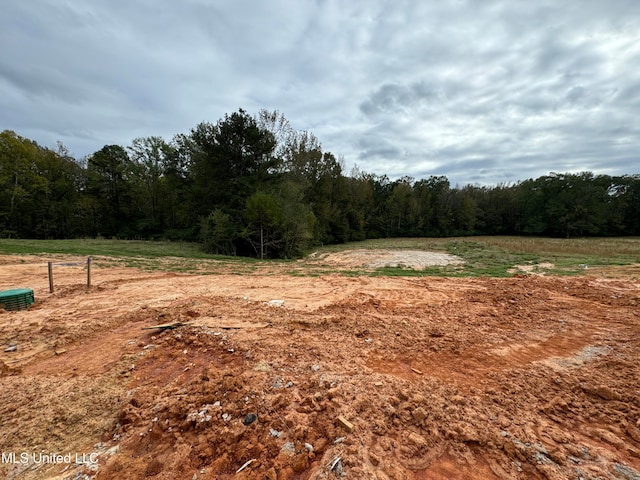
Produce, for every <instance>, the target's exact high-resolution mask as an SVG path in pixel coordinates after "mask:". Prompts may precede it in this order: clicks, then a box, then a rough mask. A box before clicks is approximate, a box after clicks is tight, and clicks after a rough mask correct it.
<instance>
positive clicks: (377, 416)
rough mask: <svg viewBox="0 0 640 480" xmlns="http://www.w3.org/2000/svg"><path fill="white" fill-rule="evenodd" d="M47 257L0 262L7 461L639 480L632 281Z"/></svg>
mask: <svg viewBox="0 0 640 480" xmlns="http://www.w3.org/2000/svg"><path fill="white" fill-rule="evenodd" d="M65 259H66V260H73V259H69V258H67V257H65ZM47 260H48V259H45V258H44V257H35V256H34V257H16V256H4V257H0V290H5V289H10V288H32V289H34V291H35V296H36V303H35V304H34V305H33V306H32V307H31V308H30V309H29V310H27V311H19V312H5V311H2V310H0V332H1V333H0V345H2V346H3V348H2V350H4V349H5V348H7V347H9V346H15V350H14V351H9V352H2V350H0V359H1V360H2V363H1V364H0V369H1V377H0V386H1V389H0V452H2V463H1V464H0V476H3V477H6V478H15V479H42V478H59V479H63V478H68V479H80V478H97V479H141V478H154V479H167V480H168V479H177V478H182V479H230V478H234V479H270V480H282V479H333V478H349V479H378V480H383V479H520V478H522V479H525V478H526V479H529V478H533V479H538V478H539V479H544V478H546V479H565V478H575V479H578V478H582V479H585V480H588V479H597V478H604V479H638V478H640V473H639V472H640V373H639V365H640V313H639V312H640V310H639V305H640V282H639V281H638V280H636V279H631V278H629V279H624V278H617V279H615V280H610V279H604V278H601V277H598V278H596V277H588V276H583V277H573V278H561V277H543V276H534V275H530V276H516V277H513V278H508V279H492V278H482V279H451V278H449V279H447V278H431V277H426V278H400V277H393V278H388V277H366V276H361V277H347V276H340V275H322V276H313V277H304V276H294V275H285V274H282V273H278V271H277V270H275V271H274V270H266V269H262V270H258V271H257V272H256V273H253V274H250V275H242V276H241V275H233V274H225V273H219V274H214V275H187V274H176V273H166V272H143V271H139V270H136V269H125V268H115V267H102V268H100V267H98V266H96V267H94V269H93V285H92V287H91V288H90V289H87V288H86V286H85V285H84V275H85V273H84V271H83V270H82V268H81V267H66V268H65V267H60V268H57V269H56V271H55V279H56V291H55V292H54V293H53V294H50V293H49V291H48V283H47V276H46V261H47ZM330 260H331V259H326V258H325V259H323V261H325V262H327V261H330ZM376 261H377V259H376ZM168 324H182V326H176V328H173V329H166V330H160V329H146V327H151V326H155V325H168ZM67 455H69V456H68V457H67ZM58 460H59V461H58ZM236 472H238V473H236Z"/></svg>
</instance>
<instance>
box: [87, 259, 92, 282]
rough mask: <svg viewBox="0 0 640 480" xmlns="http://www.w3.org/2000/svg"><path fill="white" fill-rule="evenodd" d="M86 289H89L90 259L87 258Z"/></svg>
mask: <svg viewBox="0 0 640 480" xmlns="http://www.w3.org/2000/svg"><path fill="white" fill-rule="evenodd" d="M87 288H91V257H87Z"/></svg>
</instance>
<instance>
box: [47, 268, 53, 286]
mask: <svg viewBox="0 0 640 480" xmlns="http://www.w3.org/2000/svg"><path fill="white" fill-rule="evenodd" d="M48 266H49V293H53V263H51V262H48Z"/></svg>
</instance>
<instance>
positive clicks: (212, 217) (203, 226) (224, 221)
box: [200, 209, 239, 255]
mask: <svg viewBox="0 0 640 480" xmlns="http://www.w3.org/2000/svg"><path fill="white" fill-rule="evenodd" d="M238 234H239V232H238V229H237V227H236V225H234V223H233V221H232V220H231V217H230V216H229V215H227V214H226V213H224V212H223V211H222V210H220V209H216V210H214V211H213V212H211V213H210V214H209V215H208V216H206V217H205V218H203V219H202V220H201V222H200V239H201V241H202V244H203V250H204V251H205V252H207V253H214V254H218V255H235V254H236V247H235V241H236V238H237V237H238Z"/></svg>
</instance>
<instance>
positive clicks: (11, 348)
mask: <svg viewBox="0 0 640 480" xmlns="http://www.w3.org/2000/svg"><path fill="white" fill-rule="evenodd" d="M16 350H18V346H17V345H9V346H8V347H7V348H5V349H4V351H5V352H15V351H16Z"/></svg>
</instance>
